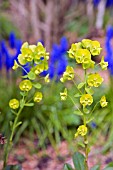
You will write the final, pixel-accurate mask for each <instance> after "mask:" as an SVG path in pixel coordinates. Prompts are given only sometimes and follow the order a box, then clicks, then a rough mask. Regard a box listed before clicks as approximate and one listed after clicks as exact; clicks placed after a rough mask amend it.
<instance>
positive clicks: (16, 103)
mask: <svg viewBox="0 0 113 170" xmlns="http://www.w3.org/2000/svg"><path fill="white" fill-rule="evenodd" d="M9 107H10V108H11V109H18V108H19V101H18V100H17V99H11V100H10V101H9Z"/></svg>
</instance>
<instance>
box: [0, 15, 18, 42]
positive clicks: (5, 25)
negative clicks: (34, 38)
mask: <svg viewBox="0 0 113 170" xmlns="http://www.w3.org/2000/svg"><path fill="white" fill-rule="evenodd" d="M11 31H14V32H15V35H16V37H17V38H18V37H20V33H19V30H18V29H17V27H16V26H15V25H14V24H13V23H12V22H11V21H10V19H8V17H6V16H5V15H0V39H8V38H9V35H10V33H11Z"/></svg>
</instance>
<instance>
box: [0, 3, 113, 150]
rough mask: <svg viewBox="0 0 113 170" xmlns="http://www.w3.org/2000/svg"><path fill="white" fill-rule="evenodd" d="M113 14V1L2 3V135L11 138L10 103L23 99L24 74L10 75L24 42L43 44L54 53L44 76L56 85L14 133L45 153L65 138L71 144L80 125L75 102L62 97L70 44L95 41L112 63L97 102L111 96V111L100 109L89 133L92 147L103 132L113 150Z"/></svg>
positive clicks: (25, 113)
mask: <svg viewBox="0 0 113 170" xmlns="http://www.w3.org/2000/svg"><path fill="white" fill-rule="evenodd" d="M112 11H113V1H112V0H62V1H61V0H54V1H53V0H33V1H32V0H27V1H26V0H18V1H16V0H0V96H1V99H0V113H1V114H0V132H2V133H3V134H5V135H6V136H7V135H8V134H9V130H10V128H9V122H10V121H11V120H13V118H14V117H13V115H12V113H11V111H10V109H9V106H8V102H9V100H10V99H11V98H13V97H17V98H19V89H18V82H19V79H20V77H21V75H23V74H24V73H23V72H21V71H19V72H17V71H16V72H14V71H12V70H11V68H12V66H13V63H14V59H16V60H17V56H18V54H19V53H20V48H21V45H22V42H24V41H28V42H29V43H31V44H32V43H34V44H36V43H37V41H41V42H42V43H43V44H44V45H45V46H46V48H47V50H48V51H49V52H50V61H49V69H48V70H47V72H46V73H43V75H42V76H44V75H45V74H47V73H49V74H50V78H51V82H50V83H49V84H48V85H46V84H43V87H42V90H43V93H44V100H43V101H42V103H40V104H39V105H35V106H34V107H33V108H29V109H28V108H25V109H24V111H23V113H22V115H21V117H20V119H21V120H22V121H23V124H22V126H21V127H20V128H19V129H18V132H17V133H16V134H15V142H18V140H19V138H20V136H21V135H22V134H23V135H25V136H27V137H28V138H29V137H30V139H31V140H36V141H37V142H36V146H37V148H40V147H41V148H45V147H46V146H47V145H48V144H50V143H51V145H52V146H53V147H54V148H56V144H59V143H60V141H62V140H64V139H65V140H67V141H68V142H69V143H70V142H71V140H72V139H73V134H74V133H75V128H76V127H77V126H78V125H79V124H80V121H81V120H80V119H79V117H78V116H77V115H76V114H75V113H74V110H75V108H74V107H73V105H72V103H71V102H70V101H68V100H67V101H65V102H61V101H60V95H59V94H60V92H61V91H62V90H63V89H64V87H63V85H62V83H61V82H60V81H59V79H60V77H61V75H62V74H63V72H64V71H65V69H66V66H67V64H70V65H72V66H74V65H75V63H74V62H72V61H71V60H70V59H69V60H68V54H67V50H68V49H69V47H70V45H71V43H75V42H78V41H79V40H81V39H82V38H91V39H97V40H99V41H100V43H101V45H102V48H103V49H104V50H103V51H104V52H103V55H105V56H106V61H108V62H109V70H108V72H107V71H106V73H105V74H106V76H107V79H105V81H106V83H104V84H103V86H101V87H100V88H99V90H98V91H97V93H96V94H95V96H94V98H95V102H96V101H98V100H99V99H100V96H101V95H103V94H105V93H106V95H107V100H108V102H109V106H108V108H106V109H104V110H103V111H101V108H100V107H97V108H96V110H95V116H96V117H98V119H94V120H93V122H92V123H91V124H90V130H91V131H90V134H94V138H93V139H92V143H94V142H95V141H96V139H97V138H98V136H99V135H100V133H101V131H102V134H101V135H104V136H106V138H107V137H108V136H109V137H110V138H109V140H108V143H107V146H106V147H105V150H107V149H109V147H110V146H111V141H112V138H113V135H112V134H113V131H112V129H113V127H112V126H113V106H112V100H113V99H112V94H113V89H112V84H113V83H112V81H113V80H112V76H113V64H112V63H113V50H112V49H113V45H112V39H113V27H112V24H113V20H112V16H113V12H112ZM108 25H111V26H109V27H108ZM98 61H99V60H96V62H98ZM75 70H76V68H75ZM77 71H78V70H77ZM96 71H97V70H96ZM80 75H81V76H82V73H81V72H80ZM110 80H111V81H110ZM76 81H78V80H76ZM67 85H68V86H69V87H70V89H71V90H70V93H73V92H74V93H76V89H75V87H74V86H73V84H71V83H68V84H66V86H67ZM75 100H76V99H75ZM28 132H29V136H28Z"/></svg>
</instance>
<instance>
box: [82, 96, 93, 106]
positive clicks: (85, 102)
mask: <svg viewBox="0 0 113 170" xmlns="http://www.w3.org/2000/svg"><path fill="white" fill-rule="evenodd" d="M80 103H81V104H82V105H83V106H87V105H89V106H90V105H91V104H92V103H93V97H92V96H91V95H90V94H83V95H82V96H81V97H80Z"/></svg>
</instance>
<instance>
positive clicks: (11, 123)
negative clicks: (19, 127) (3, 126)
mask: <svg viewBox="0 0 113 170" xmlns="http://www.w3.org/2000/svg"><path fill="white" fill-rule="evenodd" d="M9 124H10V127H11V129H12V126H13V122H12V121H10V122H9Z"/></svg>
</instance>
